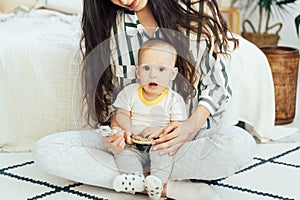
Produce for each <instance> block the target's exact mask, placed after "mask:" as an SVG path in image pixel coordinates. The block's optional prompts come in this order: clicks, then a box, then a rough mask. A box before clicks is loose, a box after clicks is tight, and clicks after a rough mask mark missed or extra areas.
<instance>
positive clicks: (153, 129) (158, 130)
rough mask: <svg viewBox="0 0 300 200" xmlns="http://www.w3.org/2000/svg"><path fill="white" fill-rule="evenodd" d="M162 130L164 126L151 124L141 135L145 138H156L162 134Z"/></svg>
mask: <svg viewBox="0 0 300 200" xmlns="http://www.w3.org/2000/svg"><path fill="white" fill-rule="evenodd" d="M162 130H163V127H157V126H149V127H147V128H145V129H144V130H143V131H142V132H141V135H142V136H143V137H144V138H148V139H149V140H150V139H155V138H158V137H160V135H161V134H162Z"/></svg>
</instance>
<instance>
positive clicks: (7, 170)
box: [0, 142, 300, 200]
mask: <svg viewBox="0 0 300 200" xmlns="http://www.w3.org/2000/svg"><path fill="white" fill-rule="evenodd" d="M208 170H209V169H208ZM195 184H196V183H195ZM211 185H212V187H213V189H214V190H215V192H216V193H217V194H218V195H219V196H220V197H221V199H223V200H255V199H257V200H258V199H259V200H264V199H281V200H292V199H293V200H298V199H299V200H300V189H299V188H300V143H299V142H298V143H289V144H284V143H278V144H259V145H257V152H256V155H255V157H254V159H253V161H252V163H251V164H250V165H249V166H248V167H246V168H245V169H243V170H241V171H239V172H237V173H236V174H235V175H233V176H231V177H229V178H226V179H222V180H218V181H212V182H211ZM0 199H3V200H23V199H28V200H36V199H51V200H54V199H57V200H61V199H62V200H64V199H72V200H73V199H76V200H77V199H78V200H79V199H95V200H103V199H108V200H120V199H122V200H123V199H130V200H141V199H148V198H147V196H145V195H129V194H124V193H116V192H114V191H112V190H107V189H103V188H99V187H93V186H88V185H84V184H82V183H76V182H72V181H68V180H64V179H61V178H58V177H55V176H52V175H49V174H47V173H45V172H43V171H42V170H41V169H39V168H38V167H37V166H36V165H35V164H34V162H33V161H32V154H31V153H1V154H0ZM186 199H187V200H188V197H187V198H186ZM199 199H201V197H199Z"/></svg>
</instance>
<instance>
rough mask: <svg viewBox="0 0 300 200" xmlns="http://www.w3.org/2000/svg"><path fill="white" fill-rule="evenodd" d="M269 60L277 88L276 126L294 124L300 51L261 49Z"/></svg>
mask: <svg viewBox="0 0 300 200" xmlns="http://www.w3.org/2000/svg"><path fill="white" fill-rule="evenodd" d="M260 49H261V50H262V51H263V52H264V53H265V55H266V56H267V58H268V61H269V64H270V67H271V70H272V75H273V81H274V87H275V103H276V118H275V124H276V125H279V124H288V123H291V122H293V120H294V117H295V110H296V94H297V79H298V65H299V50H298V49H295V48H290V47H282V46H265V47H262V48H260Z"/></svg>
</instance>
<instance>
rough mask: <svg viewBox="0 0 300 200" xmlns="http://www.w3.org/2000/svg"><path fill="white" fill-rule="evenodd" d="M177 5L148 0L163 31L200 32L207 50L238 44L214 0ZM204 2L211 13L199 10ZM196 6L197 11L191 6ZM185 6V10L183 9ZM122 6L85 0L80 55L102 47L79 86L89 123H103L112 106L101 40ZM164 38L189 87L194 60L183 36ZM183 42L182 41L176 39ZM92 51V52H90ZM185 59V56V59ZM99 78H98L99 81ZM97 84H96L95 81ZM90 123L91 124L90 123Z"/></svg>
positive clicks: (85, 65)
mask: <svg viewBox="0 0 300 200" xmlns="http://www.w3.org/2000/svg"><path fill="white" fill-rule="evenodd" d="M180 2H181V3H180V4H179V3H178V1H176V0H167V1H163V2H162V1H161V0H148V5H149V7H150V9H151V11H152V13H153V16H154V18H155V20H156V22H157V24H158V27H160V28H163V30H174V31H178V32H183V31H184V32H186V33H193V34H196V35H200V34H197V33H198V32H201V38H206V39H207V41H208V45H209V49H211V48H215V46H218V49H219V52H216V53H224V51H226V47H227V44H228V41H230V40H231V41H233V42H234V43H235V45H237V43H238V42H237V40H236V39H234V38H233V37H229V36H228V34H227V33H228V26H227V24H226V21H225V20H224V18H223V17H222V15H221V14H220V11H219V9H218V6H217V3H216V0H199V1H195V0H194V1H193V3H191V0H181V1H180ZM203 4H205V5H207V7H208V9H209V12H211V15H206V14H204V13H203V12H202V11H203V10H202V9H203V8H202V7H201V6H202V5H203ZM194 5H197V6H198V9H199V10H200V12H198V11H197V10H196V9H194V8H193V7H194ZM185 7H187V9H186V8H185ZM119 9H123V8H121V7H118V6H116V5H114V4H113V3H112V2H111V1H110V0H84V6H83V15H82V30H83V35H82V38H81V50H82V53H83V58H84V60H86V58H87V57H88V55H89V54H90V53H91V52H92V51H95V48H96V47H97V46H98V45H99V44H101V45H103V46H102V49H105V51H103V50H101V51H99V52H96V53H95V54H96V55H97V56H93V57H95V59H92V60H91V61H89V63H84V62H83V68H82V85H83V98H82V101H83V104H84V107H86V109H87V110H86V111H85V112H86V113H85V115H86V116H85V117H86V118H87V122H88V124H89V125H91V122H92V121H94V122H96V123H98V124H103V122H104V120H105V118H106V116H107V115H108V114H109V109H108V108H109V107H110V106H111V96H112V92H113V89H114V86H113V83H112V79H113V75H112V70H111V67H107V66H108V65H107V64H109V63H110V56H109V55H110V52H109V50H110V46H109V45H110V44H109V42H103V41H105V40H106V39H108V38H110V36H111V29H112V25H113V23H114V21H115V19H116V15H117V11H118V10H119ZM163 34H164V38H165V40H166V41H168V42H170V43H171V44H173V45H174V46H175V48H176V50H177V51H178V54H179V55H181V56H178V59H177V63H176V66H177V67H178V69H179V73H180V74H181V75H182V76H183V77H184V78H185V79H186V80H187V82H188V83H189V85H190V86H193V85H194V84H195V82H196V75H195V74H196V69H195V67H194V64H195V63H191V62H189V61H191V60H192V59H191V58H190V52H189V47H188V42H186V39H184V38H174V35H173V34H170V33H168V31H166V32H163ZM212 37H213V38H214V41H216V42H215V43H214V44H211V43H209V42H210V41H211V40H210V39H211V38H212ZM178 41H182V42H178ZM224 49H225V50H224ZM93 53H94V52H93ZM187 58H188V59H187ZM99 77H100V80H99ZM178 82H179V81H177V84H176V80H175V84H176V87H177V90H179V91H181V92H179V93H181V94H182V95H183V97H184V98H187V97H188V96H189V95H190V91H187V90H186V89H187V88H186V87H185V86H184V84H182V83H181V84H180V83H179V84H178ZM95 83H96V84H95ZM91 126H93V125H91Z"/></svg>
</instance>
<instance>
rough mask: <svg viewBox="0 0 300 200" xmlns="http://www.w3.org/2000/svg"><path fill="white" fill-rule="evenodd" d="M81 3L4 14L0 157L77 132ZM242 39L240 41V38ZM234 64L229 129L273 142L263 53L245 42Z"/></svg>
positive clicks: (41, 2)
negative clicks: (242, 127) (232, 126)
mask: <svg viewBox="0 0 300 200" xmlns="http://www.w3.org/2000/svg"><path fill="white" fill-rule="evenodd" d="M81 6H82V3H81V0H72V1H70V0H68V1H66V0H65V1H63V0H56V1H55V0H48V1H46V0H38V1H37V3H35V4H34V5H33V6H32V8H29V7H24V6H23V7H16V8H14V9H13V11H11V12H10V13H2V14H0V44H1V45H0V151H15V152H16V151H31V150H32V149H33V147H34V143H35V142H36V141H37V140H38V139H39V138H41V137H43V136H45V135H49V134H52V133H55V132H62V131H68V130H76V129H77V128H78V126H77V124H76V121H77V120H76V117H78V111H77V110H76V109H75V110H74V106H73V104H74V102H73V97H74V94H73V88H74V83H75V82H76V81H75V80H78V79H77V78H76V77H77V75H78V73H77V72H78V69H79V62H80V59H79V57H80V56H79V55H80V52H79V39H80V34H81V32H80V13H81V9H82V7H81ZM237 37H240V36H237ZM240 44H241V45H240V48H239V50H238V51H236V52H234V53H233V55H232V62H231V65H230V66H229V71H230V76H231V78H232V86H233V88H232V89H233V92H234V95H233V97H232V99H231V101H230V103H229V105H228V111H227V115H226V117H225V118H224V123H225V124H236V123H238V122H239V121H244V122H246V124H247V126H246V127H248V130H249V131H250V132H251V133H252V134H253V135H255V136H256V137H257V138H258V139H259V140H260V141H262V142H264V141H268V140H270V139H272V137H273V131H272V129H273V126H274V118H275V102H274V88H273V81H272V75H271V71H270V68H269V65H268V62H267V59H266V57H265V56H264V54H263V53H262V52H261V51H260V50H259V49H258V48H257V47H256V46H254V45H253V44H251V43H250V42H248V41H246V40H245V39H243V38H240Z"/></svg>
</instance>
